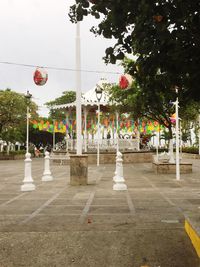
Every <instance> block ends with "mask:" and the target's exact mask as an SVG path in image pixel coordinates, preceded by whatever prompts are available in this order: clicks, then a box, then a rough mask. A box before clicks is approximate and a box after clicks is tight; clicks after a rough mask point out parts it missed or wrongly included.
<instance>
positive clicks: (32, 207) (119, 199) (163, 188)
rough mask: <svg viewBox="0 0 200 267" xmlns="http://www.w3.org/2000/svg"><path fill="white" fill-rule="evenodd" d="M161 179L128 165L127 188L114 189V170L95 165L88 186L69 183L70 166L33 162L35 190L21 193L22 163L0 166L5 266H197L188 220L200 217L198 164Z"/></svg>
mask: <svg viewBox="0 0 200 267" xmlns="http://www.w3.org/2000/svg"><path fill="white" fill-rule="evenodd" d="M199 162H200V161H199V160H193V163H194V165H193V173H192V174H183V175H181V181H180V182H177V181H176V180H175V175H173V174H170V175H164V174H163V175H156V174H154V173H153V171H152V167H151V164H150V163H148V164H127V165H124V178H125V180H126V184H127V186H128V190H127V191H124V192H117V191H113V190H112V186H113V182H112V177H113V173H114V170H115V165H100V166H99V167H97V166H95V165H91V166H89V170H88V171H89V185H87V186H70V185H69V166H66V165H62V166H60V165H51V171H52V174H53V176H54V180H53V181H51V182H42V181H41V177H42V173H43V164H44V160H43V159H41V158H40V159H33V162H32V176H33V179H34V183H35V185H36V190H35V191H32V192H21V191H20V186H21V185H22V180H23V178H24V162H23V160H16V161H0V266H1V267H12V266H20V267H21V266H25V267H31V266H39V267H40V266H41V267H45V266H48V267H52V266H55V267H57V266H58V267H59V266H63V267H65V266H66V267H71V266H72V267H86V266H87V267H104V266H105V267H140V266H149V267H199V266H200V260H199V258H198V256H197V254H196V251H195V250H194V248H193V246H192V244H191V241H190V239H189V237H188V236H187V234H186V232H185V230H184V216H187V215H195V216H197V215H198V216H199V215H200V164H199Z"/></svg>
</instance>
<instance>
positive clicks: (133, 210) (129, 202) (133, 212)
mask: <svg viewBox="0 0 200 267" xmlns="http://www.w3.org/2000/svg"><path fill="white" fill-rule="evenodd" d="M126 200H127V203H128V207H129V210H130V213H131V215H135V207H134V205H133V201H132V199H131V196H130V194H129V192H128V191H127V192H126Z"/></svg>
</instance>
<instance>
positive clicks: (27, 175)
mask: <svg viewBox="0 0 200 267" xmlns="http://www.w3.org/2000/svg"><path fill="white" fill-rule="evenodd" d="M25 156H26V159H25V160H24V162H25V171H24V180H23V183H24V184H23V185H22V186H21V191H33V190H35V185H34V184H33V179H32V175H31V162H32V160H31V154H30V153H26V155H25Z"/></svg>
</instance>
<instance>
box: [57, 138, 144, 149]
mask: <svg viewBox="0 0 200 267" xmlns="http://www.w3.org/2000/svg"><path fill="white" fill-rule="evenodd" d="M85 146H86V148H87V149H86V151H95V150H97V146H98V140H97V139H89V140H88V139H86V140H84V139H82V147H83V151H84V150H85ZM118 146H119V150H120V151H124V150H130V151H139V150H140V149H139V140H138V139H118ZM99 147H100V150H116V149H117V139H101V140H99ZM55 150H58V151H59V150H66V151H73V150H76V140H75V139H68V140H67V147H66V144H65V143H57V144H56V145H55Z"/></svg>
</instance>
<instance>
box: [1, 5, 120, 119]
mask: <svg viewBox="0 0 200 267" xmlns="http://www.w3.org/2000/svg"><path fill="white" fill-rule="evenodd" d="M73 3H74V1H73V0H1V1H0V36H1V42H0V61H1V62H2V61H3V62H4V61H6V62H16V63H20V64H30V65H36V66H51V67H62V68H70V69H75V34H76V26H75V25H74V24H72V23H71V22H70V21H69V17H68V11H69V6H70V5H72V4H73ZM95 23H97V22H96V21H95V20H93V19H92V18H87V19H86V21H84V22H81V69H87V70H97V71H102V70H103V71H111V72H122V69H121V68H120V67H119V66H117V65H108V66H106V65H105V64H104V62H103V60H102V57H103V56H104V55H105V54H104V51H105V49H106V47H108V46H110V45H111V44H112V43H113V41H111V40H106V39H103V38H102V37H95V36H94V35H93V34H92V33H90V31H89V29H90V28H91V26H92V25H94V24H95ZM34 71H35V68H30V67H21V66H15V65H6V64H0V89H6V88H11V89H12V90H14V91H17V92H21V93H26V91H27V90H29V91H30V93H31V94H32V95H33V97H34V101H35V102H36V103H37V104H38V105H39V106H40V114H42V115H46V114H47V111H45V109H44V107H43V104H44V103H45V102H47V101H49V100H53V99H55V98H56V97H59V96H61V94H62V92H63V91H66V90H76V88H75V84H76V83H75V73H74V72H71V71H58V70H50V69H48V68H47V72H48V75H49V79H48V82H47V84H46V85H44V86H36V85H35V84H34V82H33V73H34ZM101 77H104V78H107V79H108V80H109V81H110V82H117V81H118V79H119V75H116V74H99V73H85V72H83V73H82V91H83V92H85V91H87V90H89V89H91V88H92V87H93V86H95V84H96V83H97V82H98V81H99V79H100V78H101Z"/></svg>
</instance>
